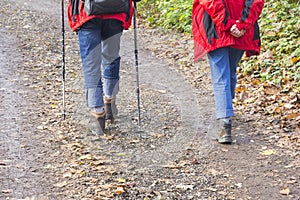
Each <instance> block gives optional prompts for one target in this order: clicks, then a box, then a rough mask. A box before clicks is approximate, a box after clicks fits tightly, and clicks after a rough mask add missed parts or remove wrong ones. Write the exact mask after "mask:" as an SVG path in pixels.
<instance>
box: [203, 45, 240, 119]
mask: <svg viewBox="0 0 300 200" xmlns="http://www.w3.org/2000/svg"><path fill="white" fill-rule="evenodd" d="M228 53H229V48H220V49H216V50H214V51H211V52H209V53H208V59H209V63H210V69H211V77H212V84H213V89H214V99H215V107H216V113H215V114H216V118H217V119H220V118H229V117H232V116H234V111H233V107H232V95H231V89H230V65H229V54H228Z"/></svg>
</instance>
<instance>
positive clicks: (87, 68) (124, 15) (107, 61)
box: [68, 0, 140, 134]
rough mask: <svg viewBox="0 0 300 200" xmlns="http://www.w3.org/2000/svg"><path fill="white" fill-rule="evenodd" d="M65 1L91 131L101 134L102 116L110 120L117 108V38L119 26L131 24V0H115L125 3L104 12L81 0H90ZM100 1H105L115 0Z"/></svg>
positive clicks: (118, 65)
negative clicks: (121, 8) (119, 8)
mask: <svg viewBox="0 0 300 200" xmlns="http://www.w3.org/2000/svg"><path fill="white" fill-rule="evenodd" d="M134 1H135V2H138V1H140V0H134ZM68 2H69V4H68V21H69V25H70V27H71V29H72V30H73V31H74V32H76V33H77V34H78V41H79V47H80V56H81V61H82V70H83V76H84V86H85V92H86V103H87V107H88V108H89V109H90V111H91V114H92V116H94V119H95V123H96V128H95V127H94V130H92V131H93V132H95V133H97V134H101V133H103V131H104V129H105V119H109V120H111V121H113V120H114V116H115V115H116V112H117V109H116V96H117V94H118V91H119V79H120V74H119V73H120V55H119V51H120V40H121V35H122V32H123V30H124V29H125V30H126V29H128V28H129V27H130V25H131V19H132V15H133V5H132V0H125V1H124V0H123V1H121V0H119V2H122V3H124V2H125V3H126V2H127V3H128V6H127V7H128V9H127V10H126V11H125V12H123V11H121V12H120V11H116V10H115V9H114V7H113V11H106V12H108V13H107V14H93V13H89V12H88V10H86V8H85V6H86V5H85V3H91V2H92V1H88V0H86V1H83V0H69V1H68ZM104 2H107V3H108V4H109V3H111V2H118V1H112V0H107V1H104ZM93 3H95V1H94V2H93ZM111 12H112V13H113V14H112V13H111ZM88 13H89V14H88ZM101 66H102V68H101Z"/></svg>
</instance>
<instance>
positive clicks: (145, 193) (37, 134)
mask: <svg viewBox="0 0 300 200" xmlns="http://www.w3.org/2000/svg"><path fill="white" fill-rule="evenodd" d="M60 8H61V6H60V1H58V0H51V1H50V0H49V1H47V2H45V1H43V3H42V1H38V0H31V1H21V0H11V1H7V0H4V1H1V2H0V11H1V12H0V24H1V28H0V36H1V37H0V40H1V43H0V47H1V55H0V58H1V63H0V72H1V73H0V98H1V104H2V106H1V108H0V116H1V117H0V124H1V129H0V131H1V134H0V135H1V140H0V199H37V200H40V199H130V200H131V199H144V200H146V199H197V200H198V199H212V200H213V199H263V200H269V199H297V200H299V199H300V155H299V152H300V151H299V150H300V137H299V130H297V131H298V132H297V131H295V132H293V133H291V132H287V131H284V130H282V129H281V128H280V126H277V125H276V123H274V124H272V123H270V120H269V119H268V118H267V117H265V116H264V115H261V114H259V113H247V112H245V111H244V108H242V107H241V106H239V104H238V103H236V104H235V106H236V116H235V117H234V119H233V130H232V132H233V137H234V142H233V144H232V145H221V144H218V143H217V142H215V141H213V140H212V138H211V136H210V134H209V131H208V128H209V126H210V124H211V122H212V121H213V113H214V100H213V93H212V88H211V80H210V72H209V67H208V64H207V61H206V60H205V59H204V60H202V61H201V62H199V63H197V64H193V41H192V38H190V37H189V36H186V35H182V34H177V33H166V32H163V31H161V30H157V29H151V28H149V27H146V26H143V25H139V28H138V30H137V32H138V48H139V54H138V55H139V79H140V90H141V96H140V98H141V124H140V125H141V126H140V127H138V125H137V116H138V112H137V97H136V68H135V57H134V39H133V30H132V29H130V30H128V31H124V33H123V36H122V44H121V58H122V59H121V62H122V63H121V65H122V67H121V80H120V93H119V95H118V99H117V106H118V110H119V113H118V117H117V119H116V122H115V123H114V124H109V123H108V124H107V130H106V134H104V135H101V136H97V135H93V134H92V133H91V132H90V131H89V126H90V123H91V122H90V117H89V115H88V110H87V108H86V106H85V94H84V89H83V80H82V71H81V62H80V57H79V49H78V43H77V36H76V34H75V33H72V32H71V30H70V29H69V28H68V25H67V23H66V33H65V47H66V85H65V89H66V110H67V115H66V119H65V120H64V119H63V117H62V94H63V92H62V63H61V57H62V56H61V55H62V52H61V51H62V50H61V49H62V48H61V9H60ZM66 22H67V21H66ZM239 84H240V83H239Z"/></svg>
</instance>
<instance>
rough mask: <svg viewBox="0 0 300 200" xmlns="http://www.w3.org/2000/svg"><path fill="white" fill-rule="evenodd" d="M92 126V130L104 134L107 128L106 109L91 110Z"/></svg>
mask: <svg viewBox="0 0 300 200" xmlns="http://www.w3.org/2000/svg"><path fill="white" fill-rule="evenodd" d="M91 115H92V126H91V131H92V133H94V134H97V135H102V134H104V130H105V111H102V112H97V111H95V110H94V109H93V110H91Z"/></svg>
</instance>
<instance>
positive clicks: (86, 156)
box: [79, 154, 93, 160]
mask: <svg viewBox="0 0 300 200" xmlns="http://www.w3.org/2000/svg"><path fill="white" fill-rule="evenodd" d="M92 159H93V157H92V155H91V154H86V155H83V156H81V157H80V158H79V160H92Z"/></svg>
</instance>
